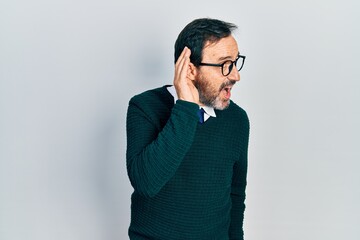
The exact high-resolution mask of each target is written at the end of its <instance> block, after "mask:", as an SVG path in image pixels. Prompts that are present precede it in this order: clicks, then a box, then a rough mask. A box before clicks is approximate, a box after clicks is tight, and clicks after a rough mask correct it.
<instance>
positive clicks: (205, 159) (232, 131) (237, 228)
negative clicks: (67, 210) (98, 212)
mask: <svg viewBox="0 0 360 240" xmlns="http://www.w3.org/2000/svg"><path fill="white" fill-rule="evenodd" d="M198 109H199V107H198V105H197V104H194V103H190V102H186V101H182V100H178V101H176V104H174V99H173V97H172V95H171V94H170V93H169V92H168V91H167V89H166V86H163V87H161V88H157V89H153V90H149V91H146V92H144V93H141V94H139V95H136V96H134V97H133V98H132V99H131V100H130V102H129V107H128V112H127V123H126V130H127V152H126V158H127V170H128V175H129V179H130V182H131V184H132V186H133V188H134V193H133V194H132V198H131V201H132V203H131V224H130V227H129V237H130V239H164V240H171V239H181V240H185V239H196V240H201V239H204V240H209V239H221V240H222V239H243V230H242V225H243V216H244V210H245V204H244V201H245V187H246V173H247V149H248V139H249V120H248V117H247V115H246V113H245V111H244V110H243V109H241V108H240V107H239V106H237V105H236V104H235V103H233V102H231V103H230V106H229V107H228V108H227V109H225V110H222V111H218V110H215V112H216V117H215V118H214V117H211V118H209V119H208V120H207V121H206V122H205V123H203V124H200V123H199V122H198V116H197V111H198Z"/></svg>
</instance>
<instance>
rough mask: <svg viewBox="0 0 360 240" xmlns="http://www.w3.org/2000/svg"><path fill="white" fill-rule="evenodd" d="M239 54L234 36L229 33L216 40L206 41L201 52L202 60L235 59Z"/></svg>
mask: <svg viewBox="0 0 360 240" xmlns="http://www.w3.org/2000/svg"><path fill="white" fill-rule="evenodd" d="M238 54H239V48H238V45H237V42H236V40H235V38H234V37H233V36H232V35H230V36H228V37H225V38H222V39H220V40H219V41H218V42H215V43H210V42H207V43H206V44H205V46H204V49H203V52H202V60H203V61H210V60H213V61H216V60H227V59H235V58H236V57H237V56H238Z"/></svg>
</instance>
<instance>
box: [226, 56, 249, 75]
mask: <svg viewBox="0 0 360 240" xmlns="http://www.w3.org/2000/svg"><path fill="white" fill-rule="evenodd" d="M234 64H235V66H236V69H237V70H238V71H240V70H241V68H242V65H243V64H244V59H243V58H241V57H239V58H238V59H236V60H235V62H233V61H230V60H229V61H226V62H224V64H223V66H222V72H223V75H225V76H227V75H229V74H230V73H231V71H232V69H233V67H234Z"/></svg>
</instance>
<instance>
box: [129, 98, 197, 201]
mask: <svg viewBox="0 0 360 240" xmlns="http://www.w3.org/2000/svg"><path fill="white" fill-rule="evenodd" d="M198 109H199V107H198V106H197V105H196V104H193V103H189V102H185V101H181V100H178V101H177V103H176V104H175V105H174V107H173V109H172V112H171V115H170V118H169V120H168V121H167V123H166V125H165V126H164V128H163V129H162V130H161V131H160V132H159V129H158V128H157V127H156V126H155V124H153V123H152V122H151V121H150V119H148V118H147V116H145V113H144V111H143V110H142V109H141V108H140V107H139V106H138V104H136V102H134V101H130V104H129V108H128V114H127V152H126V157H127V169H128V175H129V179H130V182H131V184H132V186H133V187H134V189H135V190H136V191H137V192H138V193H140V194H142V195H144V196H148V197H151V196H154V195H156V194H157V193H158V192H159V191H160V190H161V188H162V187H163V186H164V185H165V184H166V183H167V182H168V181H169V179H170V178H171V177H172V176H173V175H174V174H175V172H176V170H177V168H178V166H179V165H180V163H181V161H182V159H183V158H184V156H185V154H186V153H187V151H188V149H189V148H190V146H191V144H192V141H193V137H194V134H195V131H196V126H197V121H198V118H197V115H196V112H197V110H198Z"/></svg>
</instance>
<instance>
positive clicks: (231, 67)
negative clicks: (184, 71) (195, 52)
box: [199, 54, 246, 77]
mask: <svg viewBox="0 0 360 240" xmlns="http://www.w3.org/2000/svg"><path fill="white" fill-rule="evenodd" d="M240 58H242V64H241V66H240V68H237V70H238V72H240V70H241V69H242V68H243V66H244V63H245V58H246V56H244V55H240V54H239V55H238V57H237V58H236V59H235V61H231V60H227V61H225V62H223V63H222V64H215V63H202V62H201V63H199V66H210V67H221V73H222V75H223V76H225V77H226V76H228V75H229V74H230V73H231V71H232V69H233V67H234V64H235V66H236V67H237V62H238V60H239V59H240ZM229 62H231V64H230V65H229V69H228V70H229V72H228V74H226V75H225V74H224V66H225V64H226V63H229Z"/></svg>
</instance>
